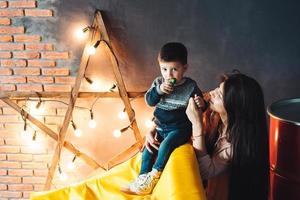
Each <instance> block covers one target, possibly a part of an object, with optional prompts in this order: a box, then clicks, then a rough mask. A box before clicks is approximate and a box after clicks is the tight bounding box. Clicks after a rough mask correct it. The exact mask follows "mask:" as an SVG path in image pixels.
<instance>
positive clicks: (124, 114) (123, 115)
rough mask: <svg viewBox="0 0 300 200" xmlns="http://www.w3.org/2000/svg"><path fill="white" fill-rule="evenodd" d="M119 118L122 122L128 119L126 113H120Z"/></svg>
mask: <svg viewBox="0 0 300 200" xmlns="http://www.w3.org/2000/svg"><path fill="white" fill-rule="evenodd" d="M118 116H119V118H120V119H121V120H124V119H125V118H126V113H125V112H124V111H122V112H119V114H118Z"/></svg>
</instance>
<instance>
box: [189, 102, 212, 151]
mask: <svg viewBox="0 0 300 200" xmlns="http://www.w3.org/2000/svg"><path fill="white" fill-rule="evenodd" d="M186 115H187V117H188V118H189V120H190V121H191V123H192V125H193V134H192V140H193V147H194V149H195V151H196V154H197V155H198V154H199V155H206V154H207V151H206V146H205V133H204V131H203V119H202V118H203V117H202V111H201V109H199V108H198V106H197V105H196V103H195V101H194V99H193V98H190V100H189V104H188V107H187V109H186Z"/></svg>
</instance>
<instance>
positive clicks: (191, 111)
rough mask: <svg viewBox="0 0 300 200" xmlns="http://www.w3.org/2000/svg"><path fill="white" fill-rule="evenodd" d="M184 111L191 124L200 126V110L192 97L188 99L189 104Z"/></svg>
mask: <svg viewBox="0 0 300 200" xmlns="http://www.w3.org/2000/svg"><path fill="white" fill-rule="evenodd" d="M185 113H186V115H187V117H188V119H189V120H190V121H191V122H192V124H193V126H201V128H202V110H201V109H199V108H198V106H197V104H196V102H195V100H194V99H193V98H192V97H191V98H190V99H189V104H188V107H187V109H186V111H185Z"/></svg>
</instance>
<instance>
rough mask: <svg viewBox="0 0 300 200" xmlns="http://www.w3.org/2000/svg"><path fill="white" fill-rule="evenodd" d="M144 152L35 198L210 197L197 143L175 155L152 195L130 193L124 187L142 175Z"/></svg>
mask: <svg viewBox="0 0 300 200" xmlns="http://www.w3.org/2000/svg"><path fill="white" fill-rule="evenodd" d="M140 165H141V154H140V153H139V154H137V155H136V156H134V157H133V158H131V159H129V160H128V161H126V162H124V163H122V164H120V165H118V166H116V167H114V168H113V169H111V170H109V171H107V172H103V173H101V174H99V175H97V176H95V177H93V178H90V179H88V180H85V181H83V182H81V183H78V184H76V185H72V186H68V187H65V188H62V189H58V190H52V191H46V192H35V193H32V194H31V198H30V199H31V200H48V199H55V200H67V199H69V200H83V199H87V200H94V199H95V200H96V199H99V200H125V199H126V200H127V199H132V200H133V199H134V200H206V197H205V191H204V189H203V186H202V181H201V177H200V174H199V170H198V167H197V161H196V156H195V154H194V150H193V147H192V146H191V145H190V144H185V145H183V146H181V147H179V148H177V149H175V151H174V152H173V153H172V154H171V157H170V159H169V161H168V163H167V165H166V167H165V169H164V171H163V173H162V175H161V178H160V180H159V181H158V183H157V185H156V187H155V188H154V190H153V193H152V194H151V195H146V196H138V195H129V194H126V193H124V192H121V191H120V188H121V187H122V186H124V185H127V184H128V183H129V182H130V181H132V180H133V179H134V178H136V177H137V176H138V172H139V170H140Z"/></svg>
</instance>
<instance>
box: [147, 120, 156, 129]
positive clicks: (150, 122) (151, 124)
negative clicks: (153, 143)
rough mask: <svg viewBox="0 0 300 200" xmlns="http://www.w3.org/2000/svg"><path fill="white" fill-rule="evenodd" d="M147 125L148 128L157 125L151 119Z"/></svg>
mask: <svg viewBox="0 0 300 200" xmlns="http://www.w3.org/2000/svg"><path fill="white" fill-rule="evenodd" d="M145 124H146V127H147V128H152V127H153V126H154V125H155V124H154V122H153V121H152V120H150V119H148V120H146V121H145Z"/></svg>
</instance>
